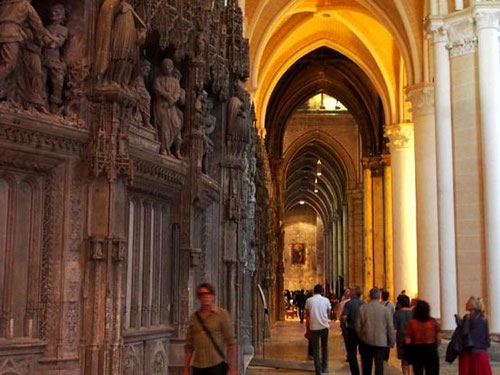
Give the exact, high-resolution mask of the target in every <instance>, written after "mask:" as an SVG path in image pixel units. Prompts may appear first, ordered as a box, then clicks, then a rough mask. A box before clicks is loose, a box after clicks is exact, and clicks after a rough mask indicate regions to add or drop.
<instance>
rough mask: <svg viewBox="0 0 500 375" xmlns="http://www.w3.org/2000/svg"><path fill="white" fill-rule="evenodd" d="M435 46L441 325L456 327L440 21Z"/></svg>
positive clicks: (446, 73)
mask: <svg viewBox="0 0 500 375" xmlns="http://www.w3.org/2000/svg"><path fill="white" fill-rule="evenodd" d="M431 29H432V36H433V49H434V75H435V76H434V98H435V104H436V109H435V119H436V166H437V201H438V223H439V225H438V228H439V263H440V286H441V289H440V292H441V327H442V328H443V329H445V330H450V329H453V328H454V327H455V320H454V314H455V313H456V312H457V308H458V306H457V267H456V254H455V251H456V246H455V206H454V204H455V199H454V190H453V189H454V185H453V142H452V124H451V97H450V95H451V84H450V57H449V54H448V51H447V49H446V44H447V39H448V38H447V33H446V31H445V30H444V29H443V28H442V27H440V25H439V24H437V25H434V24H433V26H432V27H431Z"/></svg>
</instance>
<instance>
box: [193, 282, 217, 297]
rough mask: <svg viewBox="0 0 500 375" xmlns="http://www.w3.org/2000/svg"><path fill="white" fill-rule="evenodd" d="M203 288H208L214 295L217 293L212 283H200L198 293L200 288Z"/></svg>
mask: <svg viewBox="0 0 500 375" xmlns="http://www.w3.org/2000/svg"><path fill="white" fill-rule="evenodd" d="M201 288H205V289H207V290H208V291H209V292H210V293H211V294H212V295H215V287H214V286H213V285H212V284H210V283H201V284H200V285H198V287H197V288H196V294H198V293H199V292H200V289H201Z"/></svg>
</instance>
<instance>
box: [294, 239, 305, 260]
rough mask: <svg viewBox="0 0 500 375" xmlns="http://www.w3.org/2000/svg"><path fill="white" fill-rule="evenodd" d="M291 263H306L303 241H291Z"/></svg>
mask: <svg viewBox="0 0 500 375" xmlns="http://www.w3.org/2000/svg"><path fill="white" fill-rule="evenodd" d="M292 264H298V265H302V264H306V245H305V244H304V243H292Z"/></svg>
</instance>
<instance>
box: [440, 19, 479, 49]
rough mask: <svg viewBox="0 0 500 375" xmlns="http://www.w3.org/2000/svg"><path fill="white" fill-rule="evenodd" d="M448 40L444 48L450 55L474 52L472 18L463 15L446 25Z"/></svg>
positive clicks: (474, 37) (474, 39) (474, 38)
mask: <svg viewBox="0 0 500 375" xmlns="http://www.w3.org/2000/svg"><path fill="white" fill-rule="evenodd" d="M447 30H448V36H449V41H448V44H447V45H446V48H447V49H448V51H449V52H450V56H451V57H459V56H463V55H468V54H470V53H474V52H476V50H477V37H476V35H475V34H474V19H473V18H471V17H464V18H461V19H459V20H457V21H455V22H452V23H449V24H448V25H447Z"/></svg>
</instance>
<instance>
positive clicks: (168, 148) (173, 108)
mask: <svg viewBox="0 0 500 375" xmlns="http://www.w3.org/2000/svg"><path fill="white" fill-rule="evenodd" d="M161 69H162V71H161V74H160V75H159V76H158V77H156V79H155V81H154V85H153V90H154V92H155V94H156V100H155V102H154V116H155V125H156V128H157V129H158V131H159V132H160V137H161V153H162V155H167V156H172V155H174V156H175V157H177V158H178V159H182V156H181V145H182V128H183V122H184V116H183V115H182V111H181V109H180V108H179V106H180V105H184V102H185V100H186V92H185V91H184V90H183V89H182V88H181V85H180V78H179V77H178V74H180V73H177V74H174V62H173V61H172V60H170V59H164V60H163V61H162V63H161ZM172 148H173V154H172Z"/></svg>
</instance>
